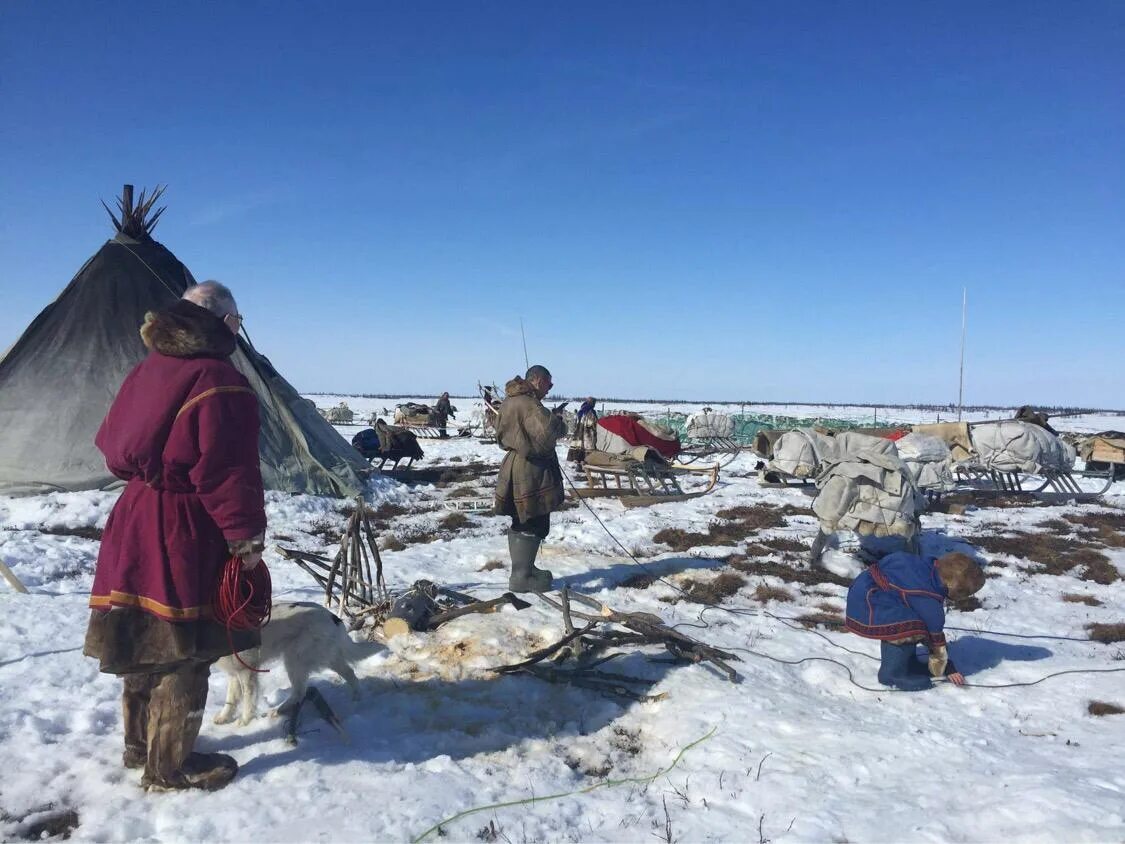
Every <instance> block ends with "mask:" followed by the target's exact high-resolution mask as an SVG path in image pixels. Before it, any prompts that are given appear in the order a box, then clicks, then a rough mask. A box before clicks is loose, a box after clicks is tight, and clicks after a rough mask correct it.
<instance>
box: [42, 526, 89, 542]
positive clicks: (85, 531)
mask: <svg viewBox="0 0 1125 844" xmlns="http://www.w3.org/2000/svg"><path fill="white" fill-rule="evenodd" d="M39 532H40V533H45V534H47V535H48V536H76V537H78V538H79V539H92V540H94V541H95V542H101V541H102V529H101V528H97V527H91V526H89V525H86V526H84V527H73V528H72V527H60V526H59V525H52V526H50V527H47V526H46V525H40V526H39Z"/></svg>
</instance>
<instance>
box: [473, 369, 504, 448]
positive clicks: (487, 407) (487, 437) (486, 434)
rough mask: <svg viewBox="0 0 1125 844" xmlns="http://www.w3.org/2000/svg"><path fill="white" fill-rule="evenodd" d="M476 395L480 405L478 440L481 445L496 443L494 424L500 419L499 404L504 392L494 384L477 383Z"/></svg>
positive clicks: (502, 399)
mask: <svg viewBox="0 0 1125 844" xmlns="http://www.w3.org/2000/svg"><path fill="white" fill-rule="evenodd" d="M477 393H479V394H480V400H481V405H482V408H483V409H482V411H481V419H482V422H481V429H480V434H479V436H478V439H479V440H480V441H481V442H482V443H494V442H496V423H497V421H498V420H499V419H500V404H501V403H502V402H503V401H504V391H503V390H501V389H500V388H499V387H497V386H496V385H495V384H481V383H480V382H479V381H478V382H477Z"/></svg>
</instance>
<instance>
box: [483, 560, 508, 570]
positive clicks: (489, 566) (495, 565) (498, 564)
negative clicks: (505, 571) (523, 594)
mask: <svg viewBox="0 0 1125 844" xmlns="http://www.w3.org/2000/svg"><path fill="white" fill-rule="evenodd" d="M506 565H507V563H505V562H503V561H502V560H489V561H488V562H487V563H485V564H484V565H483V566H481V567H480V568H479V569H477V571H496V569H502V568H504V567H505V566H506Z"/></svg>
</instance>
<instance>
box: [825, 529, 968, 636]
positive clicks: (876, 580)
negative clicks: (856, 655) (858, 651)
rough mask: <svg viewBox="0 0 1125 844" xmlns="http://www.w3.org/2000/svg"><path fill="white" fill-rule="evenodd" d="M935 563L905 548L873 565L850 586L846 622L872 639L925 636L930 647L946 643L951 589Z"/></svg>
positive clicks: (845, 623) (855, 630) (853, 629)
mask: <svg viewBox="0 0 1125 844" xmlns="http://www.w3.org/2000/svg"><path fill="white" fill-rule="evenodd" d="M934 563H935V559H933V558H931V559H923V558H922V557H919V556H918V555H917V554H910V553H907V552H905V551H900V552H898V553H895V554H888V555H887V556H886V557H884V558H883V559H882V560H880V561H879V562H878V563H875V564H873V565H871V566H869V567H868V568H867V570H866V571H865V572H863V574H861V575H860V576H859V577H857V578H856V579H855V580H854V581H853V582H852V585H851V588H849V589H848V608H847V617H846V618H845V619H844V626H845V627H847V628H848V630H850V631H852V632H853V633H855V634H857V635H859V636H864V637H866V638H868V639H884V640H896V639H905V638H907V637H910V636H921V637H922V639H923V641H925V642H926V643H927V644H928V645H932V646H937V645H944V644H945V633H944V632H943V628H944V627H945V599H946V598H948V597H949V590H948V589H946V587H945V584H944V583H942V581H941V576H940V575H939V574H938V571H937V567H936V566H935V565H934Z"/></svg>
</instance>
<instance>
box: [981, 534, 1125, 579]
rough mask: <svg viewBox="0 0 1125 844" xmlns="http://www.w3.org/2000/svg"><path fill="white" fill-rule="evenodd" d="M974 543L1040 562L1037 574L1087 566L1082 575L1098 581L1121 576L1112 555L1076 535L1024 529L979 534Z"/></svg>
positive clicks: (1063, 571)
mask: <svg viewBox="0 0 1125 844" xmlns="http://www.w3.org/2000/svg"><path fill="white" fill-rule="evenodd" d="M973 543H974V544H975V545H977V546H978V547H980V548H983V549H984V550H986V551H988V552H989V553H992V554H1008V555H1010V556H1013V557H1020V558H1022V559H1025V560H1029V561H1031V562H1033V563H1036V564H1038V565H1039V566H1040V569H1039V570H1038V571H1037V572H1036V573H1037V574H1053V575H1063V574H1067V573H1069V572H1070V571H1071V570H1072V569H1074V568H1075V567H1077V566H1083V571H1082V572H1080V573H1079V575H1078V576H1079V577H1081V578H1083V579H1084V580H1092V581H1094V582H1095V583H1113V582H1114V581H1115V580H1117V579H1119V578H1120V575H1119V574H1118V572H1117V569H1116V568H1115V567H1114V566H1113V565H1112V564H1111V563H1110V562H1109V557H1107V556H1106V555H1105V554H1103V553H1102V552H1101V551H1098V550H1097V549H1096V548H1094V547H1091V546H1090V545H1088V544H1083V543H1082V542H1081V541H1080V540H1079V539H1077V538H1076V537H1061V536H1056V535H1054V534H1051V533H1046V532H1037V533H1020V532H1015V533H1013V534H1011V535H1008V536H978V537H975V538H974V539H973Z"/></svg>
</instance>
